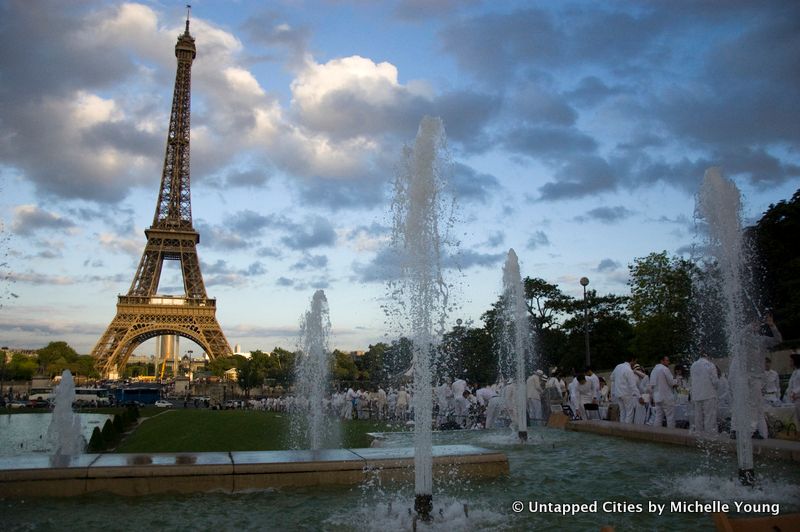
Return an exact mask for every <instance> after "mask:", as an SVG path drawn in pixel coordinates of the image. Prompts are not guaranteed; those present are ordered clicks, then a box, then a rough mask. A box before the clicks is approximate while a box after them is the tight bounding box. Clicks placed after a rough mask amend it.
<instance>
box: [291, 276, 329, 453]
mask: <svg viewBox="0 0 800 532" xmlns="http://www.w3.org/2000/svg"><path fill="white" fill-rule="evenodd" d="M330 332H331V320H330V312H329V310H328V299H327V298H326V297H325V292H324V291H323V290H317V291H316V292H315V293H314V296H313V297H312V299H311V308H310V310H309V311H308V312H306V313H305V314H304V315H303V316H302V318H301V321H300V346H299V347H300V352H301V355H300V356H299V358H298V361H297V367H296V369H295V384H294V386H295V402H294V404H293V408H292V431H291V432H292V434H293V436H295V438H294V440H295V442H294V443H295V446H298V445H299V446H302V444H301V442H302V443H305V446H306V447H307V448H309V449H311V450H313V451H318V450H320V449H322V448H323V446H324V445H325V444H328V445H331V444H332V445H333V446H334V447H338V442H332V441H326V437H330V436H331V434H332V432H333V431H334V427H333V424H334V421H333V419H334V418H332V417H331V416H327V415H326V413H325V408H324V401H325V398H326V397H327V395H328V392H329V389H330V349H329V346H328V338H329V337H330Z"/></svg>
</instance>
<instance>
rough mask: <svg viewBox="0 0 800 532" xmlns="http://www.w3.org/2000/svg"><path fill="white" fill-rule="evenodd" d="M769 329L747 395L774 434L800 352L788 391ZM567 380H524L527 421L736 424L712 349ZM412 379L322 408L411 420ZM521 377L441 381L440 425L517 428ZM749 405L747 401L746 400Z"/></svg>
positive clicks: (763, 433) (436, 415) (300, 404)
mask: <svg viewBox="0 0 800 532" xmlns="http://www.w3.org/2000/svg"><path fill="white" fill-rule="evenodd" d="M765 325H766V327H768V331H760V332H754V334H753V339H752V340H751V342H752V343H753V344H754V345H751V346H750V349H748V350H747V352H748V353H749V356H748V357H746V359H745V360H744V362H743V366H742V367H743V368H744V369H746V370H747V371H746V372H744V371H743V370H742V369H739V368H737V367H732V368H731V369H730V373H731V378H736V371H737V370H738V371H742V374H743V375H745V374H746V377H745V379H746V385H745V386H744V388H745V389H746V390H747V397H744V400H743V401H741V402H740V403H741V405H744V406H743V407H744V408H749V409H750V410H751V419H752V420H753V427H752V431H751V433H752V436H753V437H755V438H767V437H769V431H768V429H767V423H766V416H765V411H764V408H765V406H769V405H772V406H779V405H785V404H793V405H794V407H795V418H796V419H800V369H798V368H800V354H794V355H792V360H793V362H794V365H795V371H794V373H793V374H792V377H791V379H790V381H789V386H788V388H787V389H786V391H785V393H784V394H781V386H780V380H779V376H778V373H777V372H776V371H775V370H773V369H772V368H771V360H770V359H769V358H768V357H767V358H764V353H766V351H767V348H768V347H769V346H770V345H774V344H776V343H778V342H780V340H781V336H780V333H779V332H778V330H777V328H776V327H775V324H774V322H773V321H772V320H771V318H770V317H768V318H767V320H766V322H765ZM573 373H574V375H573V377H572V378H571V380H570V381H569V382H568V383H567V382H566V380H565V378H564V373H563V372H561V371H559V370H558V369H557V368H554V369H551V370H550V372H549V376H548V375H546V374H545V373H544V371H542V370H536V371H534V372H533V373H532V374H531V375H529V376H528V377H527V379H526V382H525V385H524V391H525V396H526V397H525V399H526V401H525V405H526V415H527V422H528V423H529V424H531V425H536V424H543V423H546V421H547V420H548V418H549V416H550V413H551V412H553V411H559V412H564V413H566V414H567V415H569V416H570V417H571V418H572V419H610V420H618V421H619V422H621V423H634V424H641V425H655V426H666V427H669V428H675V427H676V426H679V427H685V428H690V429H691V430H692V431H693V432H696V433H699V434H705V435H713V434H717V433H718V431H719V430H720V429H721V428H722V429H723V430H729V426H730V425H729V424H730V414H731V408H732V403H733V401H732V396H731V386H730V384H729V376H728V375H726V374H725V373H723V372H722V371H721V369H720V367H719V366H717V365H716V364H714V362H712V359H711V358H710V357H709V356H708V353H702V354H701V356H700V357H699V358H698V359H697V360H696V361H695V362H693V363H692V364H691V365H690V366H688V367H687V366H684V365H681V364H676V365H671V363H670V359H669V357H668V356H663V357H661V359H660V360H659V361H658V363H657V364H655V365H654V366H653V367H652V368H649V369H645V368H643V367H642V366H641V365H639V364H638V363H637V358H636V357H635V356H630V357H628V359H627V360H625V361H623V362H622V363H620V364H618V365H617V366H616V367H615V368H614V370H613V371H612V372H611V374H610V376H609V378H608V381H606V379H605V378H603V377H602V376H599V375H597V374H596V373H595V371H594V370H593V368H592V367H586V368H584V370H583V371H579V372H573ZM412 393H413V392H412V389H411V387H410V386H397V387H392V386H389V387H387V389H384V388H383V387H382V386H374V387H359V386H356V387H352V386H348V387H346V388H343V389H341V390H337V391H335V392H334V393H332V394H331V395H329V396H328V397H326V398H325V399H324V400H323V404H322V405H321V408H323V409H324V411H325V412H326V413H327V414H328V415H330V416H336V417H340V418H342V419H373V420H384V421H391V422H398V423H410V422H412V421H413V419H414V404H413V400H412ZM516 393H517V390H516V386H515V385H514V383H513V381H506V382H496V383H483V384H480V385H479V384H478V383H475V382H467V381H466V380H464V379H456V380H452V379H445V380H444V381H442V382H440V383H439V384H438V385H437V386H434V388H433V394H432V401H433V404H432V407H433V425H434V427H435V428H440V429H466V428H470V429H474V428H500V427H508V426H511V427H512V428H514V429H515V430H516V426H515V424H516V422H517V421H516V420H517V419H518V417H517V413H516V409H517V404H518V402H517V401H516V400H515V396H516ZM251 403H252V404H251V407H253V408H257V409H263V410H271V411H279V412H293V411H295V410H300V411H303V410H307V409H308V408H309V406H310V405H309V404H308V400H307V399H306V398H301V397H296V396H294V395H292V394H288V395H282V396H279V397H267V398H263V399H261V400H258V401H252V402H251ZM740 407H742V406H740Z"/></svg>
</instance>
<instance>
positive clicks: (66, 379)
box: [47, 369, 86, 464]
mask: <svg viewBox="0 0 800 532" xmlns="http://www.w3.org/2000/svg"><path fill="white" fill-rule="evenodd" d="M74 401H75V382H74V381H73V380H72V373H70V371H69V370H68V369H65V370H64V372H63V373H62V374H61V382H60V383H59V385H58V386H57V387H56V390H55V407H54V408H53V417H52V418H51V420H50V426H49V427H48V429H47V439H48V440H49V441H50V444H51V447H52V448H53V455H52V459H53V461H54V462H56V463H57V464H58V463H62V462H65V461H66V462H68V461H69V459H70V458H72V457H75V456H78V455H79V454H81V453H82V452H83V449H84V447H85V446H86V440H85V439H84V437H83V433H82V429H81V418H80V417H79V416H78V415H77V414H76V413H75V412H73V411H72V403H73V402H74Z"/></svg>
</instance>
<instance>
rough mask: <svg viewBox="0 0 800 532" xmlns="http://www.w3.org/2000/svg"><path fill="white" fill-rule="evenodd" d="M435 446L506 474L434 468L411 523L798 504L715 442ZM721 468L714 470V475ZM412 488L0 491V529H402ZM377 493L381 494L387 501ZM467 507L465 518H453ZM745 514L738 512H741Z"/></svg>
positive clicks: (767, 474)
mask: <svg viewBox="0 0 800 532" xmlns="http://www.w3.org/2000/svg"><path fill="white" fill-rule="evenodd" d="M433 439H434V443H435V444H436V445H449V444H460V443H469V444H473V445H477V446H482V447H488V448H493V449H496V450H498V451H502V452H505V453H506V454H507V456H508V459H509V462H510V470H511V473H510V476H509V477H508V478H499V479H495V480H488V481H480V482H474V483H472V482H464V481H461V480H459V479H458V478H455V477H452V478H448V477H444V478H442V477H438V476H437V479H436V483H435V484H434V516H438V514H439V510H440V509H441V510H442V513H443V514H444V516H445V520H444V521H445V522H444V523H442V520H441V518H439V519H436V520H434V521H433V522H432V523H431V524H423V523H419V524H418V527H419V528H418V529H419V530H463V529H468V528H469V529H476V530H481V529H485V528H488V527H490V526H491V527H492V528H495V529H499V530H503V529H505V530H521V529H532V528H534V527H540V526H541V527H545V526H546V527H548V528H551V527H557V528H560V529H569V530H597V529H598V528H599V526H601V525H605V524H608V525H612V526H615V527H616V528H617V530H632V529H654V528H658V529H663V530H674V529H689V530H711V529H712V528H713V525H712V520H711V517H710V516H709V515H707V514H703V513H692V512H678V511H670V504H671V503H681V502H685V503H695V502H697V501H700V502H713V501H721V502H723V503H728V504H730V505H731V513H736V512H735V509H734V507H733V504H734V503H735V502H738V503H747V504H752V505H759V506H760V507H763V508H766V510H764V513H768V512H769V510H770V509H772V508H774V505H778V510H779V512H780V513H781V514H783V513H787V512H798V511H800V469H798V468H797V467H794V466H793V465H790V464H786V463H785V462H774V461H766V460H762V459H761V458H760V457H759V456H756V457H755V461H756V465H757V467H758V470H759V471H760V474H759V478H760V484H759V486H757V487H755V488H748V487H743V486H741V485H740V484H739V481H738V479H737V478H736V476H735V472H733V471H731V468H730V466H729V464H730V463H731V461H732V460H733V457H732V456H730V455H728V454H726V453H720V452H718V451H717V450H700V449H693V448H682V447H675V446H667V445H662V444H655V443H650V444H642V443H641V442H633V441H627V440H619V439H616V438H609V437H605V436H598V435H593V434H585V433H575V432H565V431H562V430H558V429H537V430H536V431H533V432H531V433H529V441H528V443H527V444H524V445H521V444H519V443H518V438H517V435H516V434H515V433H511V432H510V431H502V432H501V431H458V432H441V433H434V435H433ZM412 440H413V435H412V434H411V433H391V434H388V435H386V439H385V440H384V442H383V444H384V445H385V446H389V447H408V446H410V445H411V443H412ZM719 471H724V472H725V473H724V474H720V473H718V472H719ZM413 499H414V488H413V486H412V485H411V483H408V484H402V485H391V486H380V485H378V483H377V481H376V482H372V483H367V484H366V485H362V486H359V487H331V488H316V489H310V488H309V489H282V490H265V491H253V492H250V493H238V494H233V495H232V494H223V493H204V494H198V495H168V496H164V495H159V496H146V497H136V498H125V497H122V498H121V497H113V496H109V495H102V494H95V495H91V496H85V497H77V498H69V499H48V498H41V499H35V500H33V499H30V500H16V499H8V500H2V501H0V505H2V515H3V523H4V527H7V529H12V530H18V529H19V530H52V529H55V528H58V527H59V524H60V523H63V519H64V517H65V516H69V520H70V526H71V528H74V529H81V530H96V529H97V530H99V529H103V530H129V529H131V528H137V527H146V528H147V529H158V530H170V529H174V530H185V529H187V528H193V529H197V528H200V529H209V530H210V529H223V530H226V529H238V530H250V529H264V528H269V529H291V530H298V529H301V530H337V531H339V530H410V529H411V516H410V515H409V512H408V509H409V508H411V507H412V506H413ZM515 501H523V502H524V504H525V505H527V503H528V501H538V502H540V503H548V502H550V503H562V504H564V503H570V504H575V503H579V504H582V503H586V504H590V503H592V502H594V501H597V502H598V503H599V505H602V504H603V503H610V504H613V503H619V504H624V503H629V504H633V505H642V506H643V511H642V512H621V511H609V512H603V511H602V509H601V510H600V511H599V512H598V513H579V514H577V515H574V516H561V515H558V514H553V513H530V512H528V511H527V508H526V510H525V511H524V512H521V513H514V512H513V511H512V503H514V502H515ZM389 502H391V503H392V505H391V511H390V509H389ZM649 502H652V503H654V504H666V505H667V507H666V510H665V511H664V513H663V515H661V516H656V515H655V514H654V513H651V512H649V511H648V503H649ZM464 504H466V505H467V508H468V513H469V517H465V516H464V510H463V506H464ZM748 515H750V514H748Z"/></svg>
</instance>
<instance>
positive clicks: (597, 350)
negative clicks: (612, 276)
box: [559, 290, 633, 371]
mask: <svg viewBox="0 0 800 532" xmlns="http://www.w3.org/2000/svg"><path fill="white" fill-rule="evenodd" d="M628 299H629V298H627V297H626V296H617V295H614V294H607V295H604V296H598V295H597V291H596V290H588V291H587V292H586V302H585V303H584V301H583V300H574V301H573V302H572V303H571V304H570V305H569V306H568V308H567V309H566V310H567V312H568V313H569V314H571V317H570V318H568V319H567V320H565V321H564V324H563V326H562V331H563V332H564V333H565V334H566V335H567V341H566V344H567V346H568V347H567V349H566V350H565V353H564V355H563V357H562V358H561V361H560V363H559V366H560V367H562V368H564V369H566V370H567V371H569V370H581V369H583V367H584V366H585V365H586V332H585V328H584V327H585V324H588V330H589V344H590V353H591V363H592V366H594V367H596V368H602V369H608V368H613V367H614V366H615V365H616V364H618V363H619V362H620V361H622V360H623V359H624V358H625V357H626V355H627V354H628V353H629V352H630V349H631V340H632V338H633V326H632V325H631V323H630V319H629V316H628V313H627V309H626V307H627V304H628ZM584 307H585V308H586V310H587V312H586V314H587V317H586V318H584Z"/></svg>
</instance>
